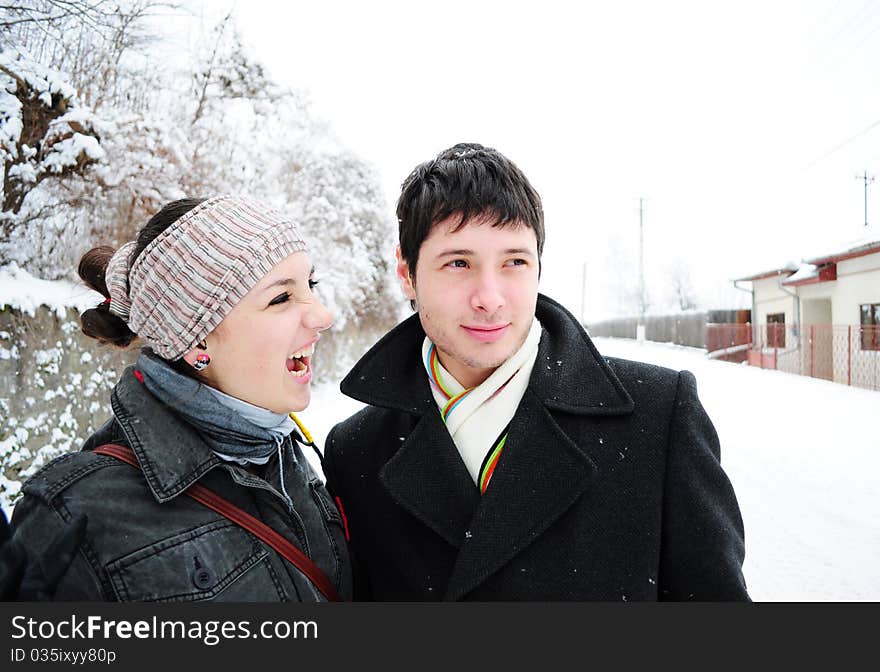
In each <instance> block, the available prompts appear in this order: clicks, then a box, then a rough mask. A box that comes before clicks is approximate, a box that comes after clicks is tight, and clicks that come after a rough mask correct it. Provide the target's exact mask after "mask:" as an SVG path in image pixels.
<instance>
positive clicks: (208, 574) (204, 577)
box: [192, 567, 214, 590]
mask: <svg viewBox="0 0 880 672" xmlns="http://www.w3.org/2000/svg"><path fill="white" fill-rule="evenodd" d="M192 582H193V585H195V587H196V588H198V589H199V590H207V589H208V588H210V587H211V586H213V585H214V572H212V571H211V570H210V569H207V568H206V567H199V568H198V569H196V570H195V571H194V572H193V573H192Z"/></svg>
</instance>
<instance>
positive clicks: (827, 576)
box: [300, 338, 880, 601]
mask: <svg viewBox="0 0 880 672" xmlns="http://www.w3.org/2000/svg"><path fill="white" fill-rule="evenodd" d="M595 342H596V345H597V347H598V348H599V350H600V351H601V352H602V354H604V355H606V356H614V357H624V358H628V359H638V360H642V361H646V362H652V363H655V364H659V365H661V366H667V367H670V368H673V369H679V370H680V369H687V370H689V371H691V372H693V374H694V375H695V376H696V378H697V383H698V385H699V391H700V398H701V400H702V402H703V405H704V406H705V407H706V410H707V411H708V413H709V415H710V417H711V418H712V420H713V422H714V423H715V427H716V429H717V430H718V434H719V436H720V438H721V451H722V457H721V461H722V464H723V466H724V469H725V470H726V471H727V473H728V475H729V476H730V479H731V481H732V482H733V485H734V488H735V490H736V494H737V497H738V499H739V503H740V507H741V510H742V514H743V520H744V523H745V530H746V562H745V574H746V580H747V581H748V586H749V593H750V594H751V596H752V598H753V599H754V600H760V601H853V600H872V601H874V600H880V434H878V432H877V430H876V429H875V428H874V427H875V426H876V418H877V416H876V415H874V414H875V413H878V412H880V392H870V391H866V390H861V389H857V388H849V387H846V386H843V385H837V384H834V383H829V382H826V381H823V380H815V379H812V378H806V377H802V376H793V375H789V374H785V373H780V372H777V371H766V370H761V369H756V368H754V367H749V366H746V365H736V364H729V363H726V362H718V361H712V360H707V359H706V358H705V354H704V352H703V351H702V350H696V349H693V348H683V347H678V346H671V345H665V344H657V343H645V344H643V345H638V344H637V343H635V342H634V341H629V340H622V339H601V338H598V339H596V340H595ZM361 406H362V404H360V403H358V402H356V401H353V400H351V399H348V398H347V397H344V396H343V395H342V394H341V393H340V392H339V391H338V389H337V386H336V385H329V384H327V385H321V386H317V387H316V388H315V390H314V393H313V401H312V404H311V405H310V407H309V409H308V410H307V411H305V412H303V413H302V414H300V417H301V419H302V420H303V421H304V422H305V424H306V426H307V427H308V429H309V430H310V431H311V432H312V434H313V435H314V437H315V439H316V441H317V443H318V445H319V446H321V447H323V445H324V439H325V437H326V435H327V432H328V431H329V430H330V428H331V427H332V426H333V424H334V423H336V422H338V421H339V420H341V419H343V418H345V417H347V416H348V415H350V414H352V413H354V412H355V411H357V410H358V409H359V408H361Z"/></svg>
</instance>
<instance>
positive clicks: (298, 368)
mask: <svg viewBox="0 0 880 672" xmlns="http://www.w3.org/2000/svg"><path fill="white" fill-rule="evenodd" d="M313 354H315V344H314V343H312V344H311V345H308V346H306V347H305V348H303V349H302V350H297V351H296V352H294V353H292V354H290V355H288V356H287V371H288V373H290V375H291V376H293V377H294V378H304V377H305V376H306V374H308V373H309V371H311V367H310V366H309V362H310V361H311V358H312V355H313Z"/></svg>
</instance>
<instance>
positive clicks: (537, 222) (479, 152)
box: [397, 143, 544, 277]
mask: <svg viewBox="0 0 880 672" xmlns="http://www.w3.org/2000/svg"><path fill="white" fill-rule="evenodd" d="M453 215H457V216H458V217H459V218H460V219H459V223H458V225H457V226H456V228H455V229H454V231H457V230H459V229H460V228H461V227H462V226H464V224H465V222H466V221H467V220H469V219H471V218H472V217H486V218H487V223H488V222H491V224H492V226H501V227H503V226H507V225H511V224H512V225H515V226H523V225H525V226H528V227H530V228H531V229H532V230H533V231H534V232H535V237H536V238H537V240H538V256H539V257H540V256H541V252H542V251H543V249H544V210H543V208H542V207H541V197H540V196H538V192H536V191H535V189H534V188H533V187H532V185H531V184H529V181H528V180H527V179H526V176H525V175H523V173H522V171H521V170H520V169H519V168H517V167H516V164H514V163H513V161H511V160H510V159H508V158H507V157H506V156H504V155H503V154H501V152H499V151H497V150H495V149H492V148H491V147H483V146H482V145H478V144H476V143H460V144H457V145H455V146H454V147H450V148H449V149H446V150H444V151H442V152H440V154H438V155H437V158H436V159H433V160H431V161H426V162H425V163H423V164H421V165H419V166H417V167H416V169H415V170H414V171H413V172H412V173H411V174H410V176H409V177H408V178H406V181H404V183H403V185H402V187H401V194H400V198H399V199H398V200H397V221H398V224H399V235H400V255H401V257H402V258H403V260H404V261H405V262H406V264H407V266H408V267H409V272H410V275H411V276H412V277H415V272H416V263H417V262H418V260H419V249H420V248H421V246H422V243H423V242H424V241H425V239H426V238H427V237H428V236H429V235H431V229H432V228H433V226H434V224H436V223H437V222H441V221H443V220H444V219H446V218H448V217H451V216H453ZM493 220H494V221H493Z"/></svg>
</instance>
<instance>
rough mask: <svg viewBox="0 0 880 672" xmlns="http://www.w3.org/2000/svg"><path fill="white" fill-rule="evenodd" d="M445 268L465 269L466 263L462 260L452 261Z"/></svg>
mask: <svg viewBox="0 0 880 672" xmlns="http://www.w3.org/2000/svg"><path fill="white" fill-rule="evenodd" d="M447 266H451V267H452V268H467V262H466V261H465V260H464V259H453V260H452V261H450V262H449V263H448V264H447Z"/></svg>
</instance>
